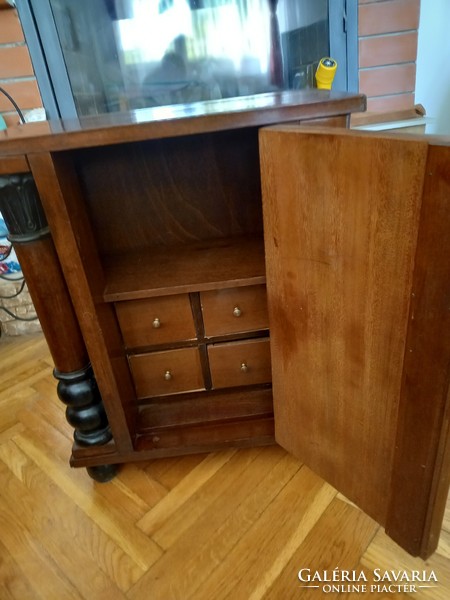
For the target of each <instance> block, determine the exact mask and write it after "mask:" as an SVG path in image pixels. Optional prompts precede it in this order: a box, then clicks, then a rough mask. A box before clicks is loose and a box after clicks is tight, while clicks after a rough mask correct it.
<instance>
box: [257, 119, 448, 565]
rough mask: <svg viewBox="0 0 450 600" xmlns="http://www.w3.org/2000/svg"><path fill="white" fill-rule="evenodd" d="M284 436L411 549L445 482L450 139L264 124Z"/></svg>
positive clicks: (435, 510)
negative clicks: (443, 140) (448, 140)
mask: <svg viewBox="0 0 450 600" xmlns="http://www.w3.org/2000/svg"><path fill="white" fill-rule="evenodd" d="M260 152H261V175H262V187H263V211H264V235H265V247H266V267H267V291H268V302H269V319H270V335H271V351H272V371H273V392H274V410H275V431H276V439H277V441H278V443H279V444H280V445H281V446H283V447H284V448H286V449H287V450H288V451H289V452H291V453H292V454H294V455H295V456H296V457H297V458H299V459H300V460H301V461H303V462H304V463H305V464H306V465H308V466H309V467H311V468H312V469H313V470H314V471H315V472H316V473H317V474H318V475H320V476H321V477H323V478H324V479H325V480H327V481H328V482H329V483H330V484H331V485H333V486H334V487H335V488H337V489H338V490H339V491H340V492H342V493H343V494H344V495H345V496H347V497H348V498H349V499H350V500H352V501H353V502H354V503H356V504H357V505H358V506H359V507H360V508H361V509H362V510H364V511H365V512H367V513H368V514H369V515H370V516H371V517H373V518H374V519H376V520H377V521H378V522H379V523H381V524H382V525H383V526H384V527H385V528H386V531H387V533H388V534H389V535H390V536H391V537H392V538H393V539H394V540H395V541H396V542H397V543H398V544H400V545H401V546H402V547H403V548H405V549H406V550H407V551H408V552H409V553H411V554H413V555H420V556H422V557H423V558H425V557H427V556H428V555H429V554H431V553H432V552H433V551H434V550H435V548H436V546H437V542H438V538H439V532H440V528H441V524H442V518H443V513H444V508H445V502H446V498H447V492H448V486H449V471H450V460H449V423H448V421H449V396H448V391H449V374H450V147H449V146H448V145H447V146H446V145H445V143H441V144H439V142H438V140H435V141H434V142H432V141H431V142H430V141H428V140H427V139H426V138H425V137H416V138H410V137H408V136H393V135H391V136H389V135H383V134H381V135H378V136H377V135H373V134H367V133H363V132H352V131H348V130H337V129H320V130H318V129H315V128H310V129H308V128H306V127H294V126H280V127H273V128H267V129H264V130H262V131H261V132H260Z"/></svg>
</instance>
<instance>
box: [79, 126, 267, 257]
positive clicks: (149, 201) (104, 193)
mask: <svg viewBox="0 0 450 600" xmlns="http://www.w3.org/2000/svg"><path fill="white" fill-rule="evenodd" d="M257 131H258V130H257V128H248V129H240V130H237V131H229V132H218V133H213V134H200V135H193V136H187V137H185V138H168V139H162V140H152V141H146V142H138V143H134V144H121V145H114V146H107V147H104V148H101V149H95V148H89V149H85V150H80V151H79V152H77V155H76V168H77V172H78V175H79V178H80V182H81V185H82V187H83V190H84V195H85V198H86V201H87V205H88V211H89V213H90V217H91V219H92V224H93V227H94V230H95V231H96V232H97V236H98V244H99V250H100V253H101V254H104V253H106V254H111V253H116V252H117V253H119V252H123V251H127V250H132V249H137V248H143V247H149V246H155V245H171V244H184V243H190V242H194V241H196V240H205V239H212V238H221V237H230V236H237V235H242V234H247V233H259V232H261V231H262V216H261V190H260V175H259V158H258V138H257V135H258V133H257Z"/></svg>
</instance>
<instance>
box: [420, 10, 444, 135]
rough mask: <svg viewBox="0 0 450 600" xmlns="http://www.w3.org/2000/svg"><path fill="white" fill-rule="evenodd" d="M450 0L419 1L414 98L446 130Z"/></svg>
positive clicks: (440, 128)
mask: <svg viewBox="0 0 450 600" xmlns="http://www.w3.org/2000/svg"><path fill="white" fill-rule="evenodd" d="M449 24H450V2H449V0H432V1H431V0H423V1H422V7H421V19H420V26H419V49H418V55H417V80H416V101H417V102H420V103H421V104H423V106H424V107H425V109H426V111H427V115H428V116H430V117H433V118H435V119H436V121H437V123H436V125H437V129H438V130H441V131H442V130H445V131H448V132H450V68H449V57H450V34H449Z"/></svg>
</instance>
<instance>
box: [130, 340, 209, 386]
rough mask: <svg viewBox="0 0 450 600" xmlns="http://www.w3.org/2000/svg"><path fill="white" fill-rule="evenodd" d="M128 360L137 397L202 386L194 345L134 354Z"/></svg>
mask: <svg viewBox="0 0 450 600" xmlns="http://www.w3.org/2000/svg"><path fill="white" fill-rule="evenodd" d="M129 362H130V367H131V372H132V374H133V379H134V383H135V387H136V395H137V397H138V398H149V397H151V396H162V395H166V394H178V393H180V392H190V391H194V390H203V389H205V388H204V382H203V375H202V367H201V363H200V354H199V351H198V349H197V348H182V349H180V350H167V351H165V352H148V353H146V354H135V355H133V356H130V357H129Z"/></svg>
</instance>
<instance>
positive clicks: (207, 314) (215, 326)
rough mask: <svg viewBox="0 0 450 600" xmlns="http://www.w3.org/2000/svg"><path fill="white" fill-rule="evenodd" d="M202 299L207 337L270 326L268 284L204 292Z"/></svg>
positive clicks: (201, 295)
mask: <svg viewBox="0 0 450 600" xmlns="http://www.w3.org/2000/svg"><path fill="white" fill-rule="evenodd" d="M200 301H201V304H202V313H203V322H204V325H205V335H206V336H207V337H209V336H214V335H224V334H228V333H239V332H243V331H251V330H257V329H267V328H268V327H269V315H268V314H267V296H266V288H265V286H264V285H257V286H247V287H241V288H228V289H224V290H211V291H209V292H202V293H201V294H200ZM236 309H238V310H237V311H236Z"/></svg>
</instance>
